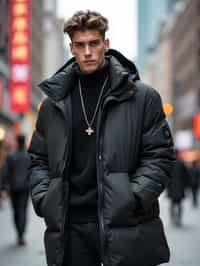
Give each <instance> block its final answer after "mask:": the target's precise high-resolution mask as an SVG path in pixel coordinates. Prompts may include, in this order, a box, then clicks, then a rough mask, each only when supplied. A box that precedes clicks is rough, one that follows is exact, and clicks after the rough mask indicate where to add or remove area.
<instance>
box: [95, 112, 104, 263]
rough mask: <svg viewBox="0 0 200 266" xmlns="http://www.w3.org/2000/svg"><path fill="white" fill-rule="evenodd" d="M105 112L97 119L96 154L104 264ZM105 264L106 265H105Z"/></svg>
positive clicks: (101, 244)
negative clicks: (103, 155)
mask: <svg viewBox="0 0 200 266" xmlns="http://www.w3.org/2000/svg"><path fill="white" fill-rule="evenodd" d="M102 116H103V112H102V113H101V110H100V112H99V113H98V117H97V143H96V147H97V152H96V165H97V190H98V220H99V233H100V252H101V258H102V261H103V262H104V242H105V229H104V219H103V180H102V159H103V158H102V137H101V135H100V130H101V122H102ZM103 264H104V263H103Z"/></svg>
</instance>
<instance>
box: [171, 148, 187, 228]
mask: <svg viewBox="0 0 200 266" xmlns="http://www.w3.org/2000/svg"><path fill="white" fill-rule="evenodd" d="M188 182H189V174H188V169H187V167H186V165H185V163H184V162H183V161H182V160H181V159H180V157H179V155H178V150H176V163H175V165H174V167H173V170H172V178H171V180H170V182H169V184H168V187H167V190H168V197H169V199H170V218H171V221H172V223H173V224H174V225H176V226H181V225H182V216H183V206H182V201H183V199H184V197H185V190H186V187H188Z"/></svg>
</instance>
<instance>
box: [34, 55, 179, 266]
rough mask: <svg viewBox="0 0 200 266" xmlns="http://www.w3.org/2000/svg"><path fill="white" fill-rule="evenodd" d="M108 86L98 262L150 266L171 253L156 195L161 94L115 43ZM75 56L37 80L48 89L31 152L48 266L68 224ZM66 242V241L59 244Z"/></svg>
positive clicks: (165, 135) (164, 179)
mask: <svg viewBox="0 0 200 266" xmlns="http://www.w3.org/2000/svg"><path fill="white" fill-rule="evenodd" d="M106 56H107V57H108V60H109V62H110V82H111V87H110V90H109V91H108V93H107V95H106V96H105V97H104V100H103V103H102V106H101V109H100V111H99V114H98V119H97V142H96V145H97V146H96V149H97V154H96V164H97V184H98V218H99V229H100V240H101V251H102V259H103V262H104V266H120V265H123V266H133V265H136V266H147V265H148V266H153V265H158V264H160V263H163V262H167V261H168V260H169V248H168V245H167V241H166V238H165V235H164V230H163V225H162V222H161V220H160V218H159V204H158V197H159V195H160V193H161V192H162V191H163V190H164V189H165V187H166V184H167V183H168V180H169V178H170V170H171V167H172V165H173V161H174V154H173V142H172V138H171V134H170V130H169V127H168V124H167V122H166V120H165V115H164V113H163V111H162V103H161V99H160V96H159V94H158V93H157V92H156V91H155V90H154V89H152V88H150V87H148V86H146V85H144V84H143V83H141V82H140V81H139V76H138V73H137V70H136V68H135V65H134V64H133V63H132V62H130V61H128V60H127V59H126V58H125V57H124V56H123V55H121V54H120V53H119V52H117V51H115V50H109V51H108V52H107V54H106ZM74 65H75V59H74V58H73V59H71V60H70V61H69V62H68V63H67V64H66V65H65V66H64V67H63V68H62V69H61V70H60V71H58V72H57V73H56V74H55V75H54V76H53V77H51V78H50V79H48V80H46V81H44V82H42V83H41V84H40V87H41V88H42V90H43V91H44V92H45V93H46V94H47V95H48V97H47V98H46V99H45V100H44V102H43V104H42V106H41V109H40V111H39V116H38V120H37V123H36V130H35V132H34V134H33V137H32V140H31V144H30V147H29V153H30V155H31V159H32V166H31V172H30V187H31V195H32V201H33V205H34V208H35V211H36V213H37V214H38V215H39V216H42V217H44V219H45V222H46V225H47V229H46V232H45V238H44V241H45V247H46V255H47V262H48V265H49V266H55V265H56V266H61V265H62V261H63V255H64V238H63V236H64V234H67V232H65V231H64V230H66V228H67V226H66V225H67V223H68V216H67V213H68V212H67V208H66V206H68V196H69V193H68V191H69V180H68V179H67V178H66V176H65V177H64V176H63V170H64V169H68V167H69V161H70V155H71V149H72V147H71V145H72V113H71V112H72V107H71V98H70V91H71V90H72V89H73V87H74V82H75V76H74ZM65 249H67V247H66V246H65Z"/></svg>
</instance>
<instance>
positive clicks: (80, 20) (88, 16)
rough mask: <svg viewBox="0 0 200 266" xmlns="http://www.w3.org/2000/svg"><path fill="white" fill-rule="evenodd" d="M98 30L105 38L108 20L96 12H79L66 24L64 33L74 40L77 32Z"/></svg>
mask: <svg viewBox="0 0 200 266" xmlns="http://www.w3.org/2000/svg"><path fill="white" fill-rule="evenodd" d="M86 30H97V31H98V32H99V33H100V34H101V35H102V37H103V39H104V38H105V33H106V31H107V30H108V19H107V18H105V17H103V16H102V15H101V14H100V13H98V12H96V11H90V10H87V11H78V12H76V13H75V14H74V15H73V16H72V17H71V18H69V19H68V20H67V21H66V22H65V23H64V30H63V31H64V33H67V34H68V35H69V37H70V38H71V39H72V38H73V34H74V33H75V32H76V31H86Z"/></svg>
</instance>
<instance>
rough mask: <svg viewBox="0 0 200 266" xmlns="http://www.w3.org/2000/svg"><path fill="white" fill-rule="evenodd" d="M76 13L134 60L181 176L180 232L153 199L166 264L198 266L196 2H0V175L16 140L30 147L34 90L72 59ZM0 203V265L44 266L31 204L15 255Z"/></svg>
mask: <svg viewBox="0 0 200 266" xmlns="http://www.w3.org/2000/svg"><path fill="white" fill-rule="evenodd" d="M80 9H84V10H86V9H92V10H97V11H99V12H101V13H102V14H103V15H105V16H106V17H108V19H109V21H110V29H109V31H108V34H107V37H108V38H110V41H111V48H115V49H118V50H119V51H121V52H122V53H123V54H124V55H126V56H127V57H128V58H129V59H130V60H132V61H134V62H135V64H136V66H137V68H138V69H139V72H140V75H141V78H142V79H143V81H144V82H146V83H148V84H150V85H151V86H153V87H154V88H156V89H157V90H158V91H159V93H160V95H161V97H162V100H163V108H164V111H165V113H166V116H167V120H168V122H169V125H170V128H171V130H172V134H173V137H174V143H175V147H176V148H177V150H178V157H179V158H180V159H181V160H182V161H183V163H184V164H185V167H186V168H187V170H186V171H187V172H188V175H187V181H186V182H185V184H184V186H185V193H184V197H183V204H182V209H184V211H183V210H182V212H183V213H182V214H181V216H182V220H183V221H181V225H182V226H180V224H179V223H176V222H175V224H174V222H173V219H172V213H171V211H172V210H171V200H170V197H167V195H168V193H167V192H166V193H164V195H163V196H161V199H160V201H161V206H162V208H161V215H162V216H163V220H164V224H165V226H166V232H167V236H168V239H169V243H170V246H171V250H172V261H171V264H169V265H170V266H172V265H173V266H183V265H187V266H199V265H200V252H199V250H198V248H197V247H198V245H199V242H200V210H199V206H198V198H199V195H198V188H199V183H200V182H199V178H200V177H199V169H198V168H199V164H200V0H159V1H158V0H124V1H118V2H117V1H114V0H109V1H108V0H107V1H105V0H101V1H97V0H84V1H83V0H79V1H78V0H73V1H70V0H68V1H67V0H34V1H33V0H32V1H31V0H10V1H9V0H0V171H1V168H2V167H3V164H4V160H5V158H6V156H7V154H8V153H9V152H10V151H13V150H14V149H15V148H16V143H15V136H16V135H17V134H19V133H23V134H25V135H26V136H27V145H28V143H29V141H30V138H31V135H32V132H33V130H34V126H35V119H36V116H37V113H38V110H39V108H40V105H41V102H42V100H43V99H44V97H45V96H44V95H43V94H42V92H41V91H40V90H39V88H38V87H37V85H38V83H40V81H42V80H43V79H46V78H48V77H50V76H51V75H52V74H53V73H54V72H55V71H56V70H57V69H58V68H59V67H60V66H62V64H63V63H64V62H66V61H67V60H68V59H69V58H70V57H71V54H70V52H69V49H68V42H69V40H68V39H67V37H66V36H64V35H63V23H64V20H65V19H66V18H68V17H70V16H72V15H73V13H74V12H75V11H77V10H80ZM194 162H195V165H196V167H197V172H195V171H194V168H193V164H194ZM194 172H195V173H197V174H195V175H196V176H197V178H196V180H197V181H195V182H196V188H195V190H196V191H197V192H195V193H196V196H194V189H193V179H194V178H193V177H194ZM0 174H1V172H0ZM0 184H1V182H0ZM194 197H197V199H196V201H197V203H194ZM0 204H1V210H0V239H1V241H0V266H12V265H16V266H25V265H27V264H28V265H33V266H42V265H45V259H44V250H43V244H42V239H43V236H42V234H43V230H44V225H43V223H42V221H41V220H40V219H38V218H37V217H36V216H35V215H34V214H33V212H32V208H31V205H30V208H29V214H28V215H29V224H28V234H27V243H28V245H27V246H25V247H23V248H22V249H17V248H16V247H15V245H14V244H13V243H14V242H15V233H14V229H13V225H12V221H11V215H12V214H11V210H10V208H9V196H7V197H5V198H3V199H1V203H0ZM179 211H180V210H179Z"/></svg>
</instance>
